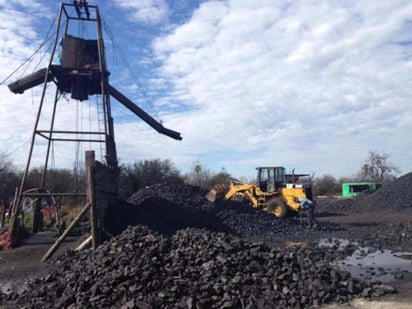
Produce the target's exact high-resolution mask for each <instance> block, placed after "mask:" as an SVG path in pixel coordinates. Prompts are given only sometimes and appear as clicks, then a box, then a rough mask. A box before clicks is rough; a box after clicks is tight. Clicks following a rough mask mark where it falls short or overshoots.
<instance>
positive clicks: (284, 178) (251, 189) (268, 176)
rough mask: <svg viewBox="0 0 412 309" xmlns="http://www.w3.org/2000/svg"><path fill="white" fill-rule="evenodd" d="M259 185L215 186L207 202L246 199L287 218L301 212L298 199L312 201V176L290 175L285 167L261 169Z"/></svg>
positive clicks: (258, 173) (258, 169)
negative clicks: (236, 198) (237, 198)
mask: <svg viewBox="0 0 412 309" xmlns="http://www.w3.org/2000/svg"><path fill="white" fill-rule="evenodd" d="M256 169H257V182H256V183H257V184H256V185H254V184H246V183H241V182H239V181H237V180H232V181H230V182H229V183H228V184H217V185H215V186H214V187H213V188H212V189H211V190H210V191H209V193H208V194H206V199H207V200H209V201H210V202H218V201H224V200H229V199H231V198H233V197H239V198H246V199H247V200H249V202H250V203H251V205H252V206H253V207H254V208H259V209H262V210H264V211H267V212H269V213H271V214H274V215H275V216H276V217H279V218H283V217H286V216H287V215H289V214H296V213H298V212H299V211H300V204H299V203H298V202H297V201H296V198H297V197H305V198H308V199H310V200H312V187H311V183H310V175H309V174H295V173H292V174H286V172H285V168H284V167H281V166H275V167H273V166H272V167H257V168H256Z"/></svg>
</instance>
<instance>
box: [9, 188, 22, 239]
mask: <svg viewBox="0 0 412 309" xmlns="http://www.w3.org/2000/svg"><path fill="white" fill-rule="evenodd" d="M18 193H19V188H16V191H15V192H14V202H13V204H12V205H10V210H9V212H10V224H9V234H10V243H11V246H14V245H15V244H16V243H17V240H18V231H19V222H18V218H17V216H18V214H19V207H20V205H19V201H17V196H18Z"/></svg>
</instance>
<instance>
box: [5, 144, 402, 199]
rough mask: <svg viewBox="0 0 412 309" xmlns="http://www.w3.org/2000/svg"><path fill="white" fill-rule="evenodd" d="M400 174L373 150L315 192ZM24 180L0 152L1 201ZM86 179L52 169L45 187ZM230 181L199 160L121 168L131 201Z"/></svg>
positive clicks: (64, 187)
mask: <svg viewBox="0 0 412 309" xmlns="http://www.w3.org/2000/svg"><path fill="white" fill-rule="evenodd" d="M42 171H43V169H42V168H41V167H37V168H33V169H31V170H30V171H29V174H28V177H27V181H26V187H25V188H24V189H25V190H27V189H30V188H36V187H37V186H38V185H39V183H40V181H41V177H42ZM397 173H399V170H398V168H397V167H396V166H395V165H393V164H392V163H391V162H390V161H389V156H388V155H387V154H379V153H377V152H374V151H371V152H369V155H368V157H367V158H366V159H365V161H364V162H363V163H362V165H361V167H360V169H359V171H358V172H357V174H356V175H355V176H353V177H350V178H341V179H336V178H335V177H334V176H332V175H323V176H314V177H313V179H312V181H313V192H314V194H315V196H316V195H335V194H339V193H340V186H341V183H342V182H349V181H373V182H378V183H382V184H385V183H387V182H390V181H392V180H394V179H395V178H396V174H397ZM21 177H22V172H21V171H19V170H18V169H17V168H16V167H15V166H14V165H13V162H12V160H11V159H10V158H9V157H8V156H7V155H6V154H4V153H1V152H0V202H1V201H3V202H5V203H9V202H10V201H11V200H12V199H13V196H14V192H15V189H16V187H17V186H19V182H20V179H21ZM84 178H85V177H84V171H81V172H78V171H73V170H69V169H49V170H48V173H47V178H46V184H45V188H46V189H47V190H48V191H50V192H84V191H85V183H84ZM230 179H232V176H231V174H230V173H229V172H227V171H226V170H225V169H224V168H222V170H221V171H219V172H212V171H211V170H210V169H209V168H207V167H206V166H205V165H204V164H202V163H201V162H199V161H196V162H194V163H193V165H192V167H191V169H190V171H189V172H188V173H186V174H182V173H181V172H180V171H179V169H178V168H176V166H175V165H174V164H173V162H172V161H171V160H169V159H166V160H161V159H154V160H141V161H136V162H134V163H128V164H121V165H120V167H119V195H120V197H121V198H125V199H127V198H128V197H129V196H131V195H132V194H133V193H135V192H136V191H138V190H139V189H142V188H145V187H147V186H151V185H153V184H158V183H164V182H174V183H179V182H180V183H186V184H190V185H194V186H199V187H203V188H210V187H212V186H213V185H215V184H217V183H226V182H228V181H229V180H230ZM243 182H248V181H247V180H244V181H243Z"/></svg>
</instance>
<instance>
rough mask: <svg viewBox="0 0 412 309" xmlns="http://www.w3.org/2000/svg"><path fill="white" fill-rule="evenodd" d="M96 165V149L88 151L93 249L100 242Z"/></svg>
mask: <svg viewBox="0 0 412 309" xmlns="http://www.w3.org/2000/svg"><path fill="white" fill-rule="evenodd" d="M95 167H96V162H95V157H94V151H86V184H87V186H86V194H87V202H88V203H89V204H90V225H91V235H92V246H93V249H96V248H97V246H98V245H99V243H100V235H99V223H98V215H97V207H96V191H95V184H96V183H95Z"/></svg>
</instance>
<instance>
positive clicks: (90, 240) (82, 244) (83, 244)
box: [74, 235, 93, 251]
mask: <svg viewBox="0 0 412 309" xmlns="http://www.w3.org/2000/svg"><path fill="white" fill-rule="evenodd" d="M92 240H93V237H92V235H90V236H89V237H87V238H86V239H85V240H84V241H83V242H82V243H81V244H80V245H78V246H77V248H76V249H74V251H81V250H83V249H84V248H86V247H87V246H88V245H90V243H91V242H92Z"/></svg>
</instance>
